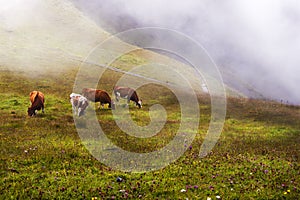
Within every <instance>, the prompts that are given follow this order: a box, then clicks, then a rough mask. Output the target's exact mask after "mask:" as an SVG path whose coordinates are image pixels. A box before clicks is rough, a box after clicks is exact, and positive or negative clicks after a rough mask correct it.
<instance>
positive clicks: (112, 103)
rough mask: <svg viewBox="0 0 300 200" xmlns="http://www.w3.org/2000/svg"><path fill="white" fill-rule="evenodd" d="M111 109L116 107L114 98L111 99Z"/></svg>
mask: <svg viewBox="0 0 300 200" xmlns="http://www.w3.org/2000/svg"><path fill="white" fill-rule="evenodd" d="M111 109H112V110H115V109H116V103H115V102H114V101H113V100H112V101H111Z"/></svg>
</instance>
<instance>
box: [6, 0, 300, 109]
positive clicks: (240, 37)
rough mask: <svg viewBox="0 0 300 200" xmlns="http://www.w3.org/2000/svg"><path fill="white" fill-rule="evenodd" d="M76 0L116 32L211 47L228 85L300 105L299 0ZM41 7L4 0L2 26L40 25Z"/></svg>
mask: <svg viewBox="0 0 300 200" xmlns="http://www.w3.org/2000/svg"><path fill="white" fill-rule="evenodd" d="M71 1H72V2H75V5H76V6H77V7H79V8H80V9H81V10H83V11H84V12H85V14H86V15H88V16H89V17H91V18H92V19H93V20H95V21H96V22H99V23H100V24H103V21H105V22H106V26H112V27H113V28H111V30H112V31H113V32H117V31H120V30H125V29H128V28H132V27H142V26H158V27H163V28H170V29H175V30H177V31H180V32H183V33H185V34H187V35H189V36H190V37H192V38H193V39H195V40H196V41H198V42H199V43H201V44H202V45H203V46H204V47H205V48H206V50H207V51H208V53H209V54H210V55H211V56H212V58H213V59H214V60H215V62H216V63H217V65H218V67H219V68H220V70H221V71H222V73H223V75H224V79H225V80H226V81H227V82H232V83H234V82H235V83H236V84H238V82H237V81H235V80H237V79H239V80H242V81H244V82H245V83H247V84H250V85H252V86H253V87H254V88H255V89H257V90H258V91H260V92H261V93H263V94H264V95H265V96H266V97H270V98H274V99H279V100H280V99H283V100H289V101H290V102H297V103H299V104H300V90H299V89H298V84H299V82H300V66H299V65H300V55H299V54H300V1H299V0H243V1H242V0H224V1H221V0H185V1H177V0H151V1H150V0H149V1H148V0H143V1H142V0H128V1H127V0H126V1H125V0H101V1H100V0H89V1H85V0H71ZM37 2H39V1H37V0H30V1H25V0H11V1H7V0H5V1H4V0H0V22H2V23H1V24H2V25H3V24H4V25H6V26H8V27H9V26H13V25H18V24H19V23H21V22H22V20H23V21H24V20H26V22H27V23H28V22H30V20H36V19H34V13H35V12H38V11H39V7H38V6H36V5H37V4H38V3H37ZM57 2H59V1H57ZM26 9H28V12H26ZM44 9H45V8H44ZM12 10H13V11H14V12H11V11H12ZM18 10H21V11H22V12H19V13H20V15H14V14H12V13H18ZM66 11H67V10H66ZM166 42H167V41H166ZM226 72H228V73H227V74H226ZM230 74H233V76H231V75H230Z"/></svg>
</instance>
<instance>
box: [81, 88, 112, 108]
mask: <svg viewBox="0 0 300 200" xmlns="http://www.w3.org/2000/svg"><path fill="white" fill-rule="evenodd" d="M82 95H83V96H85V97H86V98H87V99H88V100H89V101H93V102H95V103H96V102H100V104H101V105H102V106H104V104H108V107H109V108H111V109H115V103H114V102H113V101H112V100H111V98H110V96H109V95H108V93H107V92H106V91H104V90H97V89H92V88H83V89H82Z"/></svg>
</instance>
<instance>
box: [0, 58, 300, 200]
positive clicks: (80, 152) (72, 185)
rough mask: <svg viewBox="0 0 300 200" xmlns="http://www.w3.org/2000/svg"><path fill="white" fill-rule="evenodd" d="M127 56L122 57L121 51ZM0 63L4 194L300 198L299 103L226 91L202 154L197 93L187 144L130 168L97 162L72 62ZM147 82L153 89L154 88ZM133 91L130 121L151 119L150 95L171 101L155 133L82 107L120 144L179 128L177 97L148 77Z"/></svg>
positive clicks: (137, 145)
mask: <svg viewBox="0 0 300 200" xmlns="http://www.w3.org/2000/svg"><path fill="white" fill-rule="evenodd" d="M131 59H132V58H130V57H124V58H123V61H124V62H131V61H130V60H131ZM121 62H122V60H121ZM136 62H139V61H136ZM0 69H1V72H0V99H1V100H0V138H1V140H0V146H1V154H0V176H1V179H0V180H1V181H0V199H209V198H211V199H297V198H299V194H300V162H299V158H300V145H299V144H300V107H298V106H291V105H283V104H280V103H277V102H273V101H262V100H253V99H245V98H233V97H228V99H227V115H226V121H225V124H224V128H223V131H222V134H221V137H220V138H219V140H218V142H217V144H216V146H215V147H214V148H213V150H212V151H211V152H210V154H209V155H207V156H206V157H204V158H201V159H200V158H199V156H198V154H199V150H200V146H201V144H202V142H203V139H204V138H205V135H206V132H207V129H208V125H209V122H210V99H209V96H206V95H198V99H199V107H200V125H199V131H198V133H197V136H196V138H195V140H194V141H193V143H192V144H191V146H189V147H188V150H187V151H186V152H185V154H184V155H183V156H181V157H180V158H179V159H178V160H177V161H176V162H174V163H171V164H170V165H168V166H167V167H165V168H163V169H160V170H158V171H150V172H144V173H130V172H122V171H118V170H114V169H112V168H111V167H109V166H106V165H104V164H102V163H101V162H100V161H98V160H97V159H96V158H94V157H93V156H92V155H91V154H90V153H89V151H88V150H87V149H86V147H85V146H84V145H83V143H82V141H81V139H80V138H79V136H78V133H77V130H76V127H75V124H74V119H73V115H72V108H71V104H70V102H69V95H70V93H71V92H72V89H73V84H74V80H75V77H76V73H77V69H76V68H74V69H70V70H66V71H64V72H63V73H62V74H61V75H55V74H47V75H46V74H44V75H39V76H36V77H33V78H32V77H29V76H27V75H26V74H25V73H23V72H12V71H9V70H7V69H5V68H3V67H1V68H0ZM113 73H114V72H107V76H104V79H103V80H102V82H101V81H100V82H99V88H103V89H105V90H107V91H108V92H109V93H111V89H112V87H111V85H110V84H109V83H110V81H114V80H111V79H112V78H114V79H115V78H118V77H119V76H120V75H118V74H114V75H113ZM32 90H40V91H42V92H43V93H44V94H45V113H44V114H42V113H41V112H38V114H37V116H35V117H28V116H27V108H28V107H29V106H30V102H29V92H30V91H32ZM153 91H158V92H157V94H156V95H155V97H153V95H152V94H153ZM138 94H139V95H140V96H141V97H142V99H143V103H144V105H143V108H142V109H138V108H137V107H135V106H134V104H130V105H129V107H130V113H131V117H132V119H133V121H134V122H135V123H136V124H138V125H140V126H143V125H147V124H148V123H149V122H150V117H149V110H148V108H149V107H150V106H151V105H153V104H156V103H160V104H162V105H163V106H164V108H165V109H166V110H167V114H168V116H167V122H166V124H165V127H164V128H163V129H162V131H161V132H160V133H159V134H157V135H156V136H153V137H151V138H146V139H136V138H134V137H132V136H128V135H127V134H126V133H124V132H122V130H120V129H119V128H118V127H117V125H116V123H115V121H114V118H113V115H112V112H111V110H110V109H108V108H107V107H105V108H101V109H99V108H98V107H99V105H98V104H96V105H95V104H94V103H91V104H90V106H89V107H88V109H87V113H88V112H93V110H95V109H96V114H97V118H98V120H99V123H100V125H101V127H102V128H103V130H104V132H105V133H106V134H107V136H108V138H109V139H110V140H111V141H113V142H114V143H115V144H116V145H118V146H119V147H121V148H123V149H125V150H127V151H134V152H151V151H154V150H157V149H159V148H162V147H163V146H165V145H166V144H168V143H169V142H170V141H171V140H172V138H173V137H174V135H175V134H176V131H177V130H178V127H179V124H180V117H181V116H180V106H179V104H178V101H177V100H176V98H175V96H174V95H173V94H172V93H171V92H170V91H168V90H165V89H164V88H162V87H161V86H159V85H154V84H153V85H148V86H147V87H145V88H144V89H143V90H138ZM121 103H122V102H121ZM119 106H122V105H119Z"/></svg>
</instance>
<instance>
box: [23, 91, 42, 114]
mask: <svg viewBox="0 0 300 200" xmlns="http://www.w3.org/2000/svg"><path fill="white" fill-rule="evenodd" d="M29 96H30V102H31V107H29V108H28V110H27V113H28V116H30V117H31V116H33V115H36V111H37V110H41V109H42V112H43V113H44V103H45V97H44V94H43V93H42V92H40V91H32V92H30V94H29Z"/></svg>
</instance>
